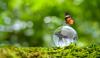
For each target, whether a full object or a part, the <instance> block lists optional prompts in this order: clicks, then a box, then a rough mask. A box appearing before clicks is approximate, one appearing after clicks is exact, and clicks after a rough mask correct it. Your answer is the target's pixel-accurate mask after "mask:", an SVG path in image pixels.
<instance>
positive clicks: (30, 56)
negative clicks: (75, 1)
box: [0, 45, 100, 58]
mask: <svg viewBox="0 0 100 58" xmlns="http://www.w3.org/2000/svg"><path fill="white" fill-rule="evenodd" d="M0 58H100V47H99V46H95V45H92V46H89V47H77V46H73V45H70V46H67V47H64V48H59V47H57V48H46V47H12V46H11V47H4V48H0Z"/></svg>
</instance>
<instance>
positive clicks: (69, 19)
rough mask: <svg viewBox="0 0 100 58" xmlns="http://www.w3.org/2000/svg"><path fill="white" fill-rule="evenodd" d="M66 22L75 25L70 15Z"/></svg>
mask: <svg viewBox="0 0 100 58" xmlns="http://www.w3.org/2000/svg"><path fill="white" fill-rule="evenodd" d="M66 23H67V24H69V25H73V24H74V20H73V19H72V18H71V17H70V18H67V19H66Z"/></svg>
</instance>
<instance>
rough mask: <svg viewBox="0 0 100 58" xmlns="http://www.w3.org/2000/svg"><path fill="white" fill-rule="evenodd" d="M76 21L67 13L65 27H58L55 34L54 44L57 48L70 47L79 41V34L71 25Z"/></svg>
mask: <svg viewBox="0 0 100 58" xmlns="http://www.w3.org/2000/svg"><path fill="white" fill-rule="evenodd" d="M73 24H74V20H73V18H72V17H71V15H69V14H68V13H65V25H63V26H60V27H58V28H57V29H56V30H55V31H54V34H53V42H54V45H55V46H56V47H65V46H69V45H70V44H71V43H75V42H76V41H77V39H78V35H77V32H76V30H75V29H74V28H72V27H71V25H73Z"/></svg>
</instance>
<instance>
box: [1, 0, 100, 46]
mask: <svg viewBox="0 0 100 58" xmlns="http://www.w3.org/2000/svg"><path fill="white" fill-rule="evenodd" d="M99 5H100V1H99V0H86V1H85V0H0V46H3V47H4V46H9V45H13V46H18V47H20V46H37V47H38V46H39V47H40V46H41V47H42V46H46V47H50V46H51V45H52V40H51V39H52V38H51V36H52V34H53V32H54V30H55V29H56V28H58V27H59V26H61V25H62V24H63V21H64V13H65V12H66V11H67V12H69V13H70V14H71V15H72V17H73V19H74V20H75V24H74V25H73V28H74V29H75V30H76V31H77V32H78V37H79V40H78V41H79V45H81V44H82V45H83V46H84V45H91V44H92V43H97V44H99V42H100V39H99V37H100V23H99V21H100V16H99V15H100V6H99ZM80 43H81V44H80Z"/></svg>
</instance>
